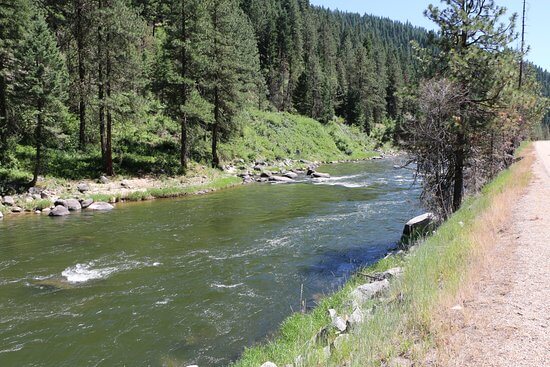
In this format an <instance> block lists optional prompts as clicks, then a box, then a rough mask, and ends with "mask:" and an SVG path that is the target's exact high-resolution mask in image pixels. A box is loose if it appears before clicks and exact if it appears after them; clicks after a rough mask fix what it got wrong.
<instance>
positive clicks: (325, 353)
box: [323, 345, 331, 359]
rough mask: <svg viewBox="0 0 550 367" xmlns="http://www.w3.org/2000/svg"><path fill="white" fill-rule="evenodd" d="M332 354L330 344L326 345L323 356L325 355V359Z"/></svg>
mask: <svg viewBox="0 0 550 367" xmlns="http://www.w3.org/2000/svg"><path fill="white" fill-rule="evenodd" d="M330 355H331V352H330V345H327V346H326V347H324V348H323V357H325V359H329V358H330Z"/></svg>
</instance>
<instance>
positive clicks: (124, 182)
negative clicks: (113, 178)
mask: <svg viewBox="0 0 550 367" xmlns="http://www.w3.org/2000/svg"><path fill="white" fill-rule="evenodd" d="M120 186H122V187H124V188H125V189H130V188H131V187H130V183H129V182H128V181H126V180H122V182H121V183H120Z"/></svg>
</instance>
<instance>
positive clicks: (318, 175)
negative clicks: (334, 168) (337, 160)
mask: <svg viewBox="0 0 550 367" xmlns="http://www.w3.org/2000/svg"><path fill="white" fill-rule="evenodd" d="M311 177H313V178H330V175H329V174H328V173H321V172H313V173H312V174H311Z"/></svg>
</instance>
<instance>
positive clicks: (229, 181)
mask: <svg viewBox="0 0 550 367" xmlns="http://www.w3.org/2000/svg"><path fill="white" fill-rule="evenodd" d="M240 183H242V179H240V178H239V177H235V176H228V177H217V178H213V179H212V180H211V181H210V182H208V183H206V184H202V185H190V186H181V187H180V186H169V187H161V188H151V189H146V190H142V191H133V192H130V193H128V194H125V195H122V194H120V193H117V194H116V195H113V194H111V195H109V194H94V195H90V196H89V197H90V198H92V199H94V201H105V202H113V201H114V202H120V201H143V200H151V199H167V198H176V197H181V196H186V195H192V194H196V193H197V192H199V191H203V190H204V191H214V190H221V189H225V188H229V187H232V186H236V185H238V184H240Z"/></svg>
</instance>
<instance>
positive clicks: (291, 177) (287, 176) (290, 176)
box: [283, 172, 298, 180]
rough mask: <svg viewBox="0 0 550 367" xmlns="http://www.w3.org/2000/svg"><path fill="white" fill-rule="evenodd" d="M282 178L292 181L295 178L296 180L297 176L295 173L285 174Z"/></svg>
mask: <svg viewBox="0 0 550 367" xmlns="http://www.w3.org/2000/svg"><path fill="white" fill-rule="evenodd" d="M283 176H284V177H286V178H290V179H292V180H295V179H296V178H298V174H297V173H295V172H285V173H284V174H283Z"/></svg>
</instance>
